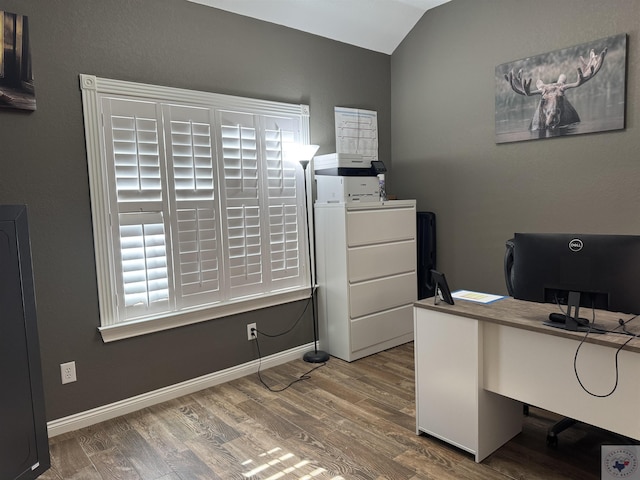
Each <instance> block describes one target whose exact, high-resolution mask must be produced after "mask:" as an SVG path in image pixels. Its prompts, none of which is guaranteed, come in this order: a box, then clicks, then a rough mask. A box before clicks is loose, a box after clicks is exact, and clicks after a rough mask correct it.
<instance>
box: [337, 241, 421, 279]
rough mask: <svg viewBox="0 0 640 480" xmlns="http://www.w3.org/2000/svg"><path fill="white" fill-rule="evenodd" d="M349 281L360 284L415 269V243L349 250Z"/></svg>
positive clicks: (368, 246)
mask: <svg viewBox="0 0 640 480" xmlns="http://www.w3.org/2000/svg"><path fill="white" fill-rule="evenodd" d="M348 265H349V267H348V268H349V270H348V272H349V281H350V282H360V281H363V280H369V279H373V278H379V277H386V276H389V275H395V274H398V273H405V272H410V271H412V270H415V269H416V243H415V241H413V240H410V241H406V242H396V243H383V244H379V245H367V246H363V247H355V248H350V249H349V253H348Z"/></svg>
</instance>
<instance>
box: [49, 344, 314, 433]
mask: <svg viewBox="0 0 640 480" xmlns="http://www.w3.org/2000/svg"><path fill="white" fill-rule="evenodd" d="M311 349H313V343H309V344H307V345H301V346H299V347H295V348H292V349H290V350H285V351H283V352H279V353H276V354H274V355H270V356H268V357H265V358H263V359H262V365H261V367H260V369H261V370H264V369H267V368H271V367H275V366H276V365H281V364H283V363H287V362H290V361H292V360H297V359H299V358H300V357H301V356H302V355H303V354H304V353H305V352H307V351H309V350H311ZM259 363H260V361H259V360H252V361H251V362H247V363H244V364H242V365H236V366H235V367H231V368H227V369H226V370H221V371H219V372H214V373H210V374H208V375H203V376H202V377H198V378H193V379H191V380H187V381H185V382H181V383H176V384H175V385H169V386H168V387H164V388H160V389H158V390H154V391H152V392H147V393H143V394H142V395H137V396H135V397H130V398H127V399H124V400H120V401H118V402H115V403H110V404H108V405H103V406H101V407H97V408H93V409H91V410H86V411H84V412H80V413H76V414H73V415H69V416H68V417H63V418H58V419H56V420H52V421H50V422H47V429H48V433H49V438H51V437H55V436H56V435H61V434H63V433H66V432H71V431H73V430H78V429H80V428H84V427H88V426H90V425H94V424H96V423H100V422H104V421H105V420H110V419H112V418H115V417H119V416H121V415H125V414H127V413H131V412H135V411H136V410H140V409H142V408H146V407H150V406H151V405H156V404H158V403H162V402H166V401H167V400H172V399H174V398H178V397H181V396H183V395H189V394H190V393H194V392H197V391H199V390H204V389H205V388H209V387H213V386H215V385H220V384H221V383H225V382H229V381H231V380H234V379H236V378H240V377H244V376H246V375H250V374H252V373H256V372H257V371H258V365H259Z"/></svg>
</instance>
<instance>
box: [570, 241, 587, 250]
mask: <svg viewBox="0 0 640 480" xmlns="http://www.w3.org/2000/svg"><path fill="white" fill-rule="evenodd" d="M582 247H584V244H583V243H582V240H580V239H579V238H574V239H573V240H571V241H570V242H569V250H571V251H572V252H579V251H580V250H582Z"/></svg>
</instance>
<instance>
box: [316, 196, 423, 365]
mask: <svg viewBox="0 0 640 480" xmlns="http://www.w3.org/2000/svg"><path fill="white" fill-rule="evenodd" d="M315 228H316V255H317V257H316V266H317V280H318V286H319V288H318V320H319V322H318V323H319V342H320V347H321V348H322V349H323V350H325V351H326V352H328V353H329V354H331V355H333V356H335V357H338V358H341V359H343V360H346V361H348V362H350V361H353V360H356V359H358V358H362V357H365V356H367V355H371V354H373V353H376V352H379V351H382V350H386V349H387V348H391V347H394V346H397V345H401V344H403V343H406V342H410V341H412V340H413V302H415V301H416V297H417V279H416V203H415V200H392V201H386V202H368V203H316V205H315Z"/></svg>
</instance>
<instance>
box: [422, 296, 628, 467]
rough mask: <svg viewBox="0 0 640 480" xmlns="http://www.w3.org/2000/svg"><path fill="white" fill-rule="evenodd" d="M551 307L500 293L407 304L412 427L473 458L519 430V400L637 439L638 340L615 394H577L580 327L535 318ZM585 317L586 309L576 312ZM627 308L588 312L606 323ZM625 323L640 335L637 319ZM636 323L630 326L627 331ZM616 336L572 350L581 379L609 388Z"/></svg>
mask: <svg viewBox="0 0 640 480" xmlns="http://www.w3.org/2000/svg"><path fill="white" fill-rule="evenodd" d="M553 311H557V307H556V306H554V305H549V304H539V303H531V302H523V301H519V300H514V299H512V298H506V299H504V300H500V301H498V302H495V303H492V304H488V305H482V304H478V303H473V302H465V301H462V300H456V304H455V305H448V304H444V303H442V302H441V303H440V304H439V305H434V304H433V298H431V299H426V300H422V301H420V302H417V303H415V304H414V332H415V345H414V348H415V357H416V369H415V371H416V433H418V434H420V433H422V432H424V433H427V434H429V435H433V436H435V437H437V438H440V439H441V440H444V441H446V442H449V443H451V444H453V445H456V446H457V447H459V448H461V449H463V450H466V451H468V452H470V453H473V454H474V455H475V459H476V461H477V462H480V461H482V460H483V459H484V458H486V457H487V456H489V455H490V454H491V453H493V452H494V451H495V450H497V449H498V448H499V447H500V446H502V445H503V444H504V443H506V442H507V441H509V440H510V439H511V438H513V437H514V436H515V435H517V434H518V433H519V432H520V431H521V430H522V418H523V417H522V403H521V402H524V403H527V404H529V405H534V406H537V407H540V408H543V409H546V410H549V411H552V412H555V413H558V414H560V415H563V416H567V417H571V418H574V419H576V420H579V421H581V422H585V423H589V424H591V425H595V426H598V427H601V428H604V429H607V430H610V431H613V432H616V433H619V434H622V435H625V436H627V437H631V438H634V439H638V440H640V415H636V412H637V406H638V405H640V381H639V380H638V373H640V339H633V340H632V341H631V342H629V344H627V346H625V347H624V349H623V350H622V351H621V352H620V354H619V356H618V367H619V370H618V373H619V382H618V387H617V389H616V391H615V392H614V393H613V394H612V395H610V396H608V397H606V398H597V397H594V396H591V395H589V394H588V393H586V392H585V391H584V390H583V389H582V388H581V387H580V385H579V383H578V381H577V379H576V375H575V373H574V367H573V359H574V356H575V353H576V349H577V348H578V345H579V344H580V341H581V340H582V338H583V337H584V334H581V333H576V332H568V331H565V330H560V329H556V328H552V327H547V326H544V325H543V324H542V323H543V322H544V321H546V320H547V319H548V315H549V313H551V312H553ZM580 313H581V316H586V317H589V316H590V315H591V311H590V310H587V309H582V310H581V312H580ZM629 317H630V315H624V314H616V313H612V312H605V311H597V312H596V323H598V324H601V325H604V326H606V327H607V328H609V329H613V328H614V327H615V326H617V325H618V318H624V319H627V318H629ZM636 322H637V324H634V323H633V322H632V323H631V324H630V325H634V326H633V327H631V326H629V330H631V331H636V332H639V333H640V318H639V319H638V320H637V321H636ZM634 329H635V330H634ZM628 338H629V337H627V336H623V335H614V334H604V335H596V334H590V335H589V336H588V337H587V340H586V341H585V343H584V344H583V345H582V347H581V349H580V353H579V356H578V363H577V368H578V373H579V375H580V379H581V381H582V383H583V384H584V386H585V387H586V388H587V389H589V391H591V392H593V393H596V394H599V395H601V394H606V393H608V392H609V391H610V390H611V389H612V388H613V385H614V383H615V352H616V349H617V348H618V347H619V346H620V345H621V344H622V343H624V342H625V341H626V340H628Z"/></svg>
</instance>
